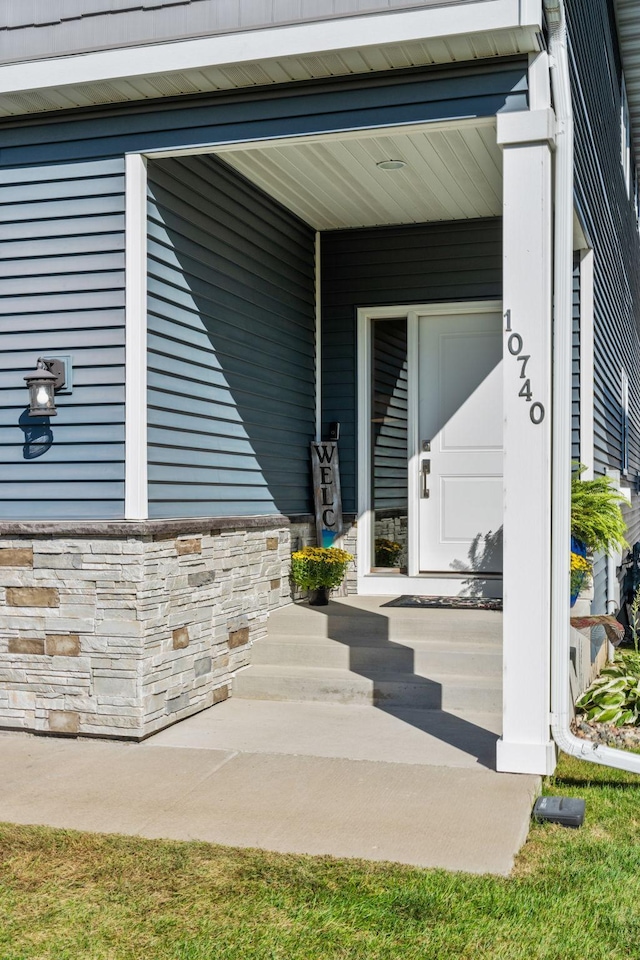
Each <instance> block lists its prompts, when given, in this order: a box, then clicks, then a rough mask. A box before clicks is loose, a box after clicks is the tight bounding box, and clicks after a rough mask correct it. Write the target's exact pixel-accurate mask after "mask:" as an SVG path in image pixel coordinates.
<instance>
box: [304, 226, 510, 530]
mask: <svg viewBox="0 0 640 960" xmlns="http://www.w3.org/2000/svg"><path fill="white" fill-rule="evenodd" d="M501 296H502V224H501V221H500V220H471V221H464V222H461V221H457V222H455V223H437V224H424V225H420V226H408V227H391V228H389V227H382V228H376V229H372V230H343V231H336V232H329V233H325V234H323V235H322V397H323V406H322V419H323V423H324V425H325V428H326V426H327V424H328V423H329V422H331V421H332V420H339V421H340V422H341V433H340V470H341V474H342V477H341V482H342V497H343V506H344V509H345V510H346V511H349V512H351V511H355V510H356V504H357V491H356V473H357V470H356V454H357V404H356V365H357V355H356V311H357V309H358V307H378V306H386V305H389V306H397V305H400V304H404V303H439V302H445V301H447V300H485V299H486V300H490V299H491V300H492V299H500V298H501Z"/></svg>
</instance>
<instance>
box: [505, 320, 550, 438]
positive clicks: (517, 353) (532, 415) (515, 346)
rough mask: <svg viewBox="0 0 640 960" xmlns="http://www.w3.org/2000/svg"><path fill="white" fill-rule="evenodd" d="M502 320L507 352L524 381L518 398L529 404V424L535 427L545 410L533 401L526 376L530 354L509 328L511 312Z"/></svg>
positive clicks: (529, 383) (517, 334)
mask: <svg viewBox="0 0 640 960" xmlns="http://www.w3.org/2000/svg"><path fill="white" fill-rule="evenodd" d="M504 319H505V322H506V326H505V330H506V332H507V333H508V334H509V338H508V340H507V350H508V351H509V353H510V354H511V356H512V357H515V359H516V362H517V363H519V364H520V379H521V380H524V383H523V384H522V386H521V387H520V390H519V391H518V396H519V397H522V399H523V400H525V401H526V402H527V403H530V404H531V406H530V407H529V419H530V420H531V423H534V424H535V425H536V426H537V425H538V424H539V423H542V421H543V420H544V415H545V409H544V404H542V403H540V401H539V400H534V399H533V391H532V389H531V380H530V379H529V377H528V376H527V367H528V365H529V360H530V359H531V354H529V353H525V352H524V341H523V339H522V337H521V336H520V334H519V333H516V332H515V331H514V330H513V329H512V327H511V310H507V311H506V312H505V315H504Z"/></svg>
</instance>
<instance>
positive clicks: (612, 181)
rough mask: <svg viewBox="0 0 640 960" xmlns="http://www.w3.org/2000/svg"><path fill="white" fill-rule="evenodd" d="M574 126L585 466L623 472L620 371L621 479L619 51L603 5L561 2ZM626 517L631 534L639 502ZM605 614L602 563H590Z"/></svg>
mask: <svg viewBox="0 0 640 960" xmlns="http://www.w3.org/2000/svg"><path fill="white" fill-rule="evenodd" d="M566 4H567V17H568V29H569V38H570V65H571V82H572V94H573V103H574V123H575V142H576V148H575V190H576V201H577V205H578V207H579V209H580V211H581V215H582V217H583V220H584V226H585V229H586V233H587V235H588V236H589V238H590V241H591V243H592V245H593V250H594V467H595V471H596V473H598V474H602V473H604V472H605V470H607V469H614V470H616V469H617V470H619V469H621V467H622V437H623V431H622V407H621V369H622V368H624V369H625V371H626V373H627V375H628V377H629V396H630V424H629V428H630V429H629V468H630V469H629V479H630V480H633V478H634V477H635V476H636V475H637V474H638V472H639V471H640V342H639V337H638V326H639V324H640V271H639V269H638V264H639V263H640V238H639V236H638V225H637V218H636V211H635V209H634V204H633V198H632V197H629V196H628V195H627V189H626V185H625V182H624V175H623V169H622V164H621V151H620V107H621V98H620V89H621V81H622V76H621V66H620V51H619V49H618V45H617V29H616V24H615V11H614V5H613V3H612V0H604V2H603V0H566ZM632 501H633V503H632V507H631V509H630V510H629V511H626V518H627V522H628V524H629V530H628V533H627V539H628V540H629V541H630V543H631V544H632V545H633V543H634V542H635V541H636V540H637V539H638V536H639V535H640V503H639V500H638V497H637V496H636V495H633V497H632ZM594 589H595V597H594V602H593V611H594V613H603V612H605V611H606V595H607V583H606V564H605V562H604V560H601V559H600V560H598V562H597V563H596V565H595V567H594Z"/></svg>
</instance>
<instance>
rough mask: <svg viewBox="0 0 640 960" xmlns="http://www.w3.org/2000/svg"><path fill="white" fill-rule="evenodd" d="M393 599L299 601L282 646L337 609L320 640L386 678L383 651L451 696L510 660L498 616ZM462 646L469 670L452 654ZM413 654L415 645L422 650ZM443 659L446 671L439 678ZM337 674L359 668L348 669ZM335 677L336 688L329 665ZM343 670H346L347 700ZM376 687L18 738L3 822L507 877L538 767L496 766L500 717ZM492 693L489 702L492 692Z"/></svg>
mask: <svg viewBox="0 0 640 960" xmlns="http://www.w3.org/2000/svg"><path fill="white" fill-rule="evenodd" d="M384 603H385V600H384V598H345V599H344V600H340V601H338V602H337V603H332V604H331V607H332V608H333V609H332V610H331V611H327V612H325V614H324V615H323V614H318V611H315V610H309V609H308V608H306V609H300V608H299V607H290V608H285V610H284V611H279V615H278V616H276V617H274V621H273V623H274V629H273V631H271V632H270V637H269V642H271V643H272V644H273V645H275V646H276V647H282V646H283V645H284V646H285V651H286V649H287V648H286V644H287V643H292V644H293V645H294V646H296V647H297V644H298V641H297V634H298V630H299V619H298V625H296V620H297V618H299V617H300V616H302V617H303V621H302V622H303V624H304V625H305V629H307V626H308V624H309V623H315V624H316V625H322V624H326V623H329V619H328V617H327V615H328V613H330V614H331V618H330V622H331V628H330V630H329V631H328V633H329V636H328V635H327V630H325V628H324V626H322V627H321V628H320V629H319V630H316V635H317V639H319V641H320V643H321V645H322V644H324V645H325V652H328V648H326V644H327V642H328V641H331V642H333V643H337V644H338V645H343V644H345V643H346V645H347V647H348V648H349V650H351V651H352V650H354V649H357V648H359V650H360V652H359V653H358V654H357V656H356V657H355V658H354V657H351V654H349V655H348V656H349V663H350V665H351V666H352V667H353V666H354V665H355V666H357V668H358V670H359V671H360V673H359V674H358V676H359V677H363V676H364V677H365V679H366V680H367V681H371V683H372V684H373V687H374V688H376V689H378V688H377V687H376V684H377V683H378V682H382V683H386V682H387V679H388V678H387V677H386V674H384V671H383V674H382V676H383V679H382V680H380V677H381V674H380V659H379V657H380V649H381V646H382V648H384V649H386V648H387V646H388V647H389V648H390V649H392V650H393V651H395V652H394V653H392V656H393V657H395V658H396V666H398V665H402V664H404V665H405V666H407V665H408V664H409V663H411V664H413V668H412V675H413V677H414V681H413V682H414V683H416V682H417V683H427V684H429V685H435V687H437V688H438V689H439V690H440V691H444V690H445V689H446V688H447V686H449V685H453V688H455V686H456V680H457V679H460V678H463V680H464V688H465V689H466V687H467V686H468V682H469V680H470V679H472V677H473V673H472V672H471V670H470V666H471V665H472V664H473V663H474V662H477V657H478V656H482V655H483V654H484V655H488V656H489V658H492V657H493V658H494V659H495V657H494V656H493V655H494V654H495V644H496V643H498V644H499V640H500V629H501V627H500V615H499V614H494V613H488V612H487V611H477V612H476V611H442V610H424V609H419V610H416V609H408V610H407V609H402V608H400V609H399V608H385V607H384ZM362 612H364V614H365V618H364V620H363V619H362V617H361V613H362ZM349 621H351V624H350V629H346V627H347V626H349ZM283 622H284V623H285V627H284V628H282V624H283ZM287 622H288V623H289V628H290V632H289V634H288V639H287V629H289V628H288V627H287V626H286V624H287ZM364 623H367V624H368V626H367V628H366V629H365V628H364V626H363V624H364ZM341 631H344V632H342V633H341ZM363 631H364V632H363ZM307 633H308V634H309V630H308V629H307ZM310 635H311V636H313V630H311V632H310ZM336 637H337V638H338V639H336ZM274 638H275V641H274ZM301 639H305V637H302V638H301ZM306 639H309V636H307V637H306ZM456 643H457V644H458V647H457V652H456V655H455V657H454V661H452V662H455V661H457V663H458V673H457V674H456V673H451V672H447V670H450V668H448V667H447V663H446V661H445V660H443V659H442V655H443V653H446V651H447V650H449V649H450V648H454V650H455V648H456ZM397 648H398V649H400V651H401V652H400V659H398V649H397ZM363 649H366V650H368V651H372V654H371V657H372V659H371V658H370V657H369V654H367V655H366V656H364V655H363V654H362V650H363ZM403 649H406V650H409V651H412V654H411V657H410V660H407V659H406V655H405V654H404V653H402V650H403ZM257 652H258V651H257V649H256V653H257ZM292 652H293V648H291V651H290V653H292ZM297 655H298V656H300V655H301V654H300V651H298V654H297ZM334 655H335V654H334ZM363 656H364V659H363ZM465 656H466V660H465ZM265 657H266V659H267V661H270V660H271V658H272V657H271V654H270V653H268V650H265V651H263V653H262V654H259V655H258V657H257V659H258V661H259V662H262V661H263V660H264V659H265ZM432 658H435V659H433V660H432ZM295 659H296V654H293V660H294V661H295ZM311 659H312V661H313V655H312V657H311ZM498 659H499V658H498ZM431 661H432V662H433V663H434V664H436V665H437V668H438V669H437V671H436V672H435V673H434V674H433V677H431V676H429V663H430V662H431ZM305 662H306V661H305ZM465 662H466V664H467V666H468V667H469V669H468V668H467V667H464V668H463V664H464V663H465ZM489 662H490V660H486V661H485V662H484V664H483V668H482V669H480V670H478V683H479V684H480V686H482V684H483V683H484V685H485V686H487V684H490V682H491V681H490V680H489V679H488V678H487V673H489V674H490V673H491V671H492V669H493V668H488V666H487V665H488V664H489ZM491 662H493V660H491ZM270 667H271V669H272V670H273V669H274V665H273V663H270ZM251 669H252V668H249V670H251ZM256 669H257V668H256ZM314 669H315V667H314ZM320 669H321V670H325V671H326V669H329V668H320ZM336 669H337V670H338V669H339V670H341V671H342V674H344V666H343V667H340V668H336ZM464 669H467V674H468V675H466V674H465V673H464ZM483 670H484V676H483ZM363 671H364V672H363ZM248 673H249V671H247V674H248ZM394 675H395V674H394ZM434 677H437V680H435V679H433V678H434ZM347 679H348V678H347ZM321 680H322V683H321V689H322V690H324V689H325V688H326V684H327V682H328V681H327V678H326V675H325V674H324V673H323V674H321ZM343 681H345V677H344V675H343V677H342V681H341V683H340V684H339V685H338V686H339V689H340V691H341V693H340V696H343V693H344V689H345V687H344V682H343ZM399 682H400V681H398V680H394V681H393V683H394V684H398V683H399ZM306 689H309V690H312V691H317V689H318V687H317V685H316V686H314V685H313V683H311V685H309V684H308V685H307V687H306ZM327 689H328V688H327ZM362 689H363V688H362V686H361V685H360V686H358V685H356V692H357V696H358V697H359V698H360V701H359V702H357V703H344V702H335V701H331V700H329V701H327V700H324V701H322V700H320V701H318V700H314V699H311V700H309V701H307V702H295V701H287V700H261V699H241V698H232V699H231V700H228V701H227V702H225V703H222V704H218V705H217V706H215V707H212V708H211V709H209V710H207V711H205V712H203V713H201V714H198V715H197V716H194V717H191V718H190V719H188V720H184V721H182V722H181V723H179V724H176V725H175V726H173V727H171V728H169V729H167V730H165V731H162V732H161V733H159V734H157V735H156V736H154V737H152V738H151V739H149V740H147V741H145V742H144V743H141V744H128V743H114V742H110V743H108V742H97V741H89V740H61V739H56V740H52V739H49V738H46V739H45V738H42V737H33V736H28V735H22V734H10V733H5V734H3V735H1V736H0V819H1V820H5V821H13V822H18V823H39V824H49V825H52V826H58V827H67V828H74V829H80V830H95V831H101V832H109V833H111V832H117V833H129V834H139V835H142V836H147V837H169V838H174V839H200V840H207V841H211V842H214V843H222V844H230V845H238V846H245V847H246V846H251V847H262V848H265V849H269V850H275V851H280V852H290V853H308V854H329V855H332V856H338V857H359V858H365V859H371V860H391V861H397V862H402V863H407V864H412V865H416V866H422V867H443V868H445V869H450V870H466V871H470V872H475V873H483V872H490V873H498V874H506V873H508V872H509V871H510V869H511V867H512V864H513V858H514V856H515V854H516V853H517V851H518V849H519V848H520V846H521V845H522V843H523V842H524V840H525V838H526V835H527V831H528V826H529V816H530V810H531V804H532V802H533V799H534V796H535V794H536V791H537V790H538V787H539V778H537V777H533V776H521V775H509V774H498V773H496V772H495V771H494V770H493V769H492V766H493V762H494V753H495V741H496V737H497V734H498V733H499V725H500V716H499V714H498V713H496V711H495V710H488V711H485V712H481V711H478V710H476V711H473V710H472V711H466V710H464V709H460V708H458V707H455V706H452V707H449V708H448V709H446V710H445V709H442V708H441V707H438V706H437V703H438V699H437V698H436V700H435V701H433V706H432V707H430V708H424V707H422V708H415V707H412V706H411V704H410V703H408V702H407V701H406V689H407V687H406V683H404V681H403V682H402V683H400V686H394V687H393V690H397V691H399V702H397V703H396V702H395V701H394V699H393V696H391V697H389V698H384V699H383V700H382V701H381V702H380V703H378V704H377V705H376V704H375V702H371V703H366V702H361V697H360V694H361V691H362ZM385 689H387V688H385ZM314 695H315V694H314ZM429 697H432V686H429ZM374 699H375V691H374ZM443 699H444V696H442V697H440V700H443ZM472 699H473V698H472ZM425 702H428V703H432V700H428V701H425ZM452 702H454V703H455V702H456V698H455V696H453V701H452ZM479 702H480V703H487V702H488V701H487V699H486V696H484V695H483V698H481V700H480V701H479Z"/></svg>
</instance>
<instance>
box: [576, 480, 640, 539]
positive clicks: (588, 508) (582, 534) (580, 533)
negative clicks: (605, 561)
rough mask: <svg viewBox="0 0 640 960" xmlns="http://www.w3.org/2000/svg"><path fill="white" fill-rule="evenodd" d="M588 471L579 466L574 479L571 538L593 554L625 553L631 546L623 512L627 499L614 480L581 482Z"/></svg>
mask: <svg viewBox="0 0 640 960" xmlns="http://www.w3.org/2000/svg"><path fill="white" fill-rule="evenodd" d="M584 469H585V468H584V467H583V466H582V464H578V465H577V467H576V470H575V471H574V474H573V477H572V478H571V535H572V536H573V537H575V538H576V540H581V541H582V543H584V544H586V546H587V549H588V550H591V551H593V552H595V551H598V550H601V551H602V552H603V553H606V554H611V553H614V552H615V551H617V550H623V549H624V548H625V547H628V546H629V544H628V543H627V541H626V540H625V538H624V534H625V531H626V529H627V525H626V523H625V522H624V519H623V517H622V511H621V509H620V503H621V502H623V501H624V499H625V498H624V496H623V495H622V494H621V493H619V491H618V490H616V489H615V487H614V485H613V480H612V479H611V477H596V478H595V479H594V480H581V479H580V474H581V473H582V471H583V470H584Z"/></svg>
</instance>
